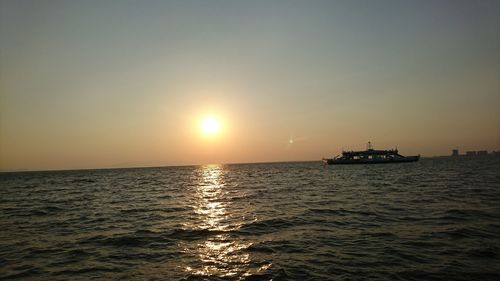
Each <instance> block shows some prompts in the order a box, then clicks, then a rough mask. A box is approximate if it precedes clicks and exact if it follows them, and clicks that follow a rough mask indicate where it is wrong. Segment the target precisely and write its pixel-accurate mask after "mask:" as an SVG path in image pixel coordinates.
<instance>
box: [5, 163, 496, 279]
mask: <svg viewBox="0 0 500 281" xmlns="http://www.w3.org/2000/svg"><path fill="white" fill-rule="evenodd" d="M0 208H1V212H0V279H3V280H5V279H7V280H8V279H28V280H79V279H82V280H83V279H85V280H87V279H120V280H122V279H132V280H179V279H184V280H200V279H201V280H205V279H208V280H219V279H224V280H239V279H242V280H270V279H273V280H397V279H400V280H500V158H499V157H497V158H494V157H486V158H473V159H465V158H461V159H451V158H437V159H422V160H421V161H420V162H417V163H405V164H387V165H360V166H326V167H324V166H322V165H321V164H319V163H276V164H249V165H209V166H193V167H164V168H144V169H116V170H87V171H63V172H26V173H3V174H0Z"/></svg>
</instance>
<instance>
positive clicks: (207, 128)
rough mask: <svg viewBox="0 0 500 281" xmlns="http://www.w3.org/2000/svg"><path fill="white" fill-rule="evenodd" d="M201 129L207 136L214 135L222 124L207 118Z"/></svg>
mask: <svg viewBox="0 0 500 281" xmlns="http://www.w3.org/2000/svg"><path fill="white" fill-rule="evenodd" d="M201 129H202V130H203V132H204V133H205V134H207V135H214V134H216V133H217V132H218V131H219V129H220V123H219V121H217V119H215V118H206V119H204V120H203V122H202V123H201Z"/></svg>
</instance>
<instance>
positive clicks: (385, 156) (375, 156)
mask: <svg viewBox="0 0 500 281" xmlns="http://www.w3.org/2000/svg"><path fill="white" fill-rule="evenodd" d="M418 159H420V155H417V156H403V155H401V154H399V152H398V150H397V149H390V150H376V149H373V146H372V144H371V142H368V145H367V147H366V150H363V151H342V155H338V156H335V157H334V158H323V163H324V164H328V165H346V164H385V163H405V162H416V161H418Z"/></svg>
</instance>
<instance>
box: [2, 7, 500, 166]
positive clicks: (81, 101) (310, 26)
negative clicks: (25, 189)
mask: <svg viewBox="0 0 500 281" xmlns="http://www.w3.org/2000/svg"><path fill="white" fill-rule="evenodd" d="M499 14H500V1H4V0H0V169H2V170H17V169H34V170H39V169H42V170H43V169H75V168H100V167H130V166H158V165H184V164H206V163H241V162H267V161H295V160H297V161H300V160H320V159H321V158H322V157H327V156H332V155H334V154H338V153H339V152H340V151H342V149H364V148H365V143H366V142H367V141H369V140H370V141H372V143H373V144H374V145H375V147H376V148H384V149H388V148H394V147H396V146H397V147H398V149H399V150H400V151H401V152H402V153H404V154H409V155H416V154H421V155H422V156H436V155H449V154H450V153H451V149H453V148H458V149H460V151H461V152H462V151H466V150H489V151H491V150H499V149H500V79H499V77H500V18H499Z"/></svg>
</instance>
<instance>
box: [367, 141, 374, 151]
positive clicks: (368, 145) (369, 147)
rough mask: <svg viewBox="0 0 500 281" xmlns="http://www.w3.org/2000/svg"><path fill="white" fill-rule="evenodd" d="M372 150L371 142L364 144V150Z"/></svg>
mask: <svg viewBox="0 0 500 281" xmlns="http://www.w3.org/2000/svg"><path fill="white" fill-rule="evenodd" d="M372 149H373V146H372V142H371V141H368V143H367V144H366V150H372Z"/></svg>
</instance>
